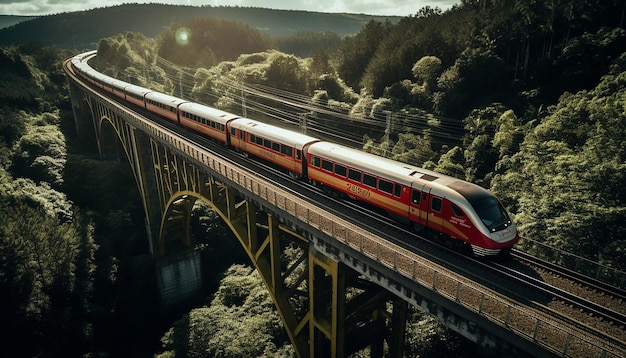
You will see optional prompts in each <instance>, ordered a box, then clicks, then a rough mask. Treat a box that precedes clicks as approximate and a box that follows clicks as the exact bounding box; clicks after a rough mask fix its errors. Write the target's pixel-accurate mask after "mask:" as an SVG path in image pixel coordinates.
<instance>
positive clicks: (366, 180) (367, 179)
mask: <svg viewBox="0 0 626 358" xmlns="http://www.w3.org/2000/svg"><path fill="white" fill-rule="evenodd" d="M363 184H365V185H367V186H371V187H372V188H375V187H376V178H375V177H373V176H371V175H369V174H363Z"/></svg>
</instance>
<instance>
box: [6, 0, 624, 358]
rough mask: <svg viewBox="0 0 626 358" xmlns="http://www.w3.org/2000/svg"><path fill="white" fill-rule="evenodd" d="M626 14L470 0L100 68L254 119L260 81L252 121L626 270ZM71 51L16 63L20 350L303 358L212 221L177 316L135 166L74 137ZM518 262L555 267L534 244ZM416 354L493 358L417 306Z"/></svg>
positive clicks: (573, 4)
mask: <svg viewBox="0 0 626 358" xmlns="http://www.w3.org/2000/svg"><path fill="white" fill-rule="evenodd" d="M624 6H625V5H624V3H623V2H620V1H613V2H611V1H608V2H604V3H602V4H594V5H593V6H591V5H589V4H588V3H587V2H582V1H577V0H569V1H560V2H556V1H547V0H546V1H536V2H532V3H530V4H528V3H527V2H523V1H514V0H506V1H490V0H481V1H479V0H468V1H462V2H461V3H460V4H459V5H457V6H455V7H453V8H452V9H451V10H449V11H446V12H442V11H440V10H439V9H437V8H424V9H421V10H420V11H419V12H418V13H417V14H415V15H414V16H410V17H407V18H403V19H401V20H400V21H398V22H389V21H370V22H368V23H366V24H365V25H364V26H363V27H362V29H361V30H360V31H359V32H358V33H356V34H354V35H351V36H345V35H340V34H333V33H329V32H301V33H298V34H294V35H293V36H284V35H281V36H275V37H268V36H266V34H263V33H262V32H261V31H260V30H259V29H257V28H255V27H252V26H250V25H247V24H243V23H239V22H234V21H231V20H215V19H207V18H194V19H189V20H186V21H180V22H176V23H173V24H172V25H171V26H169V27H168V28H166V29H164V30H163V31H162V32H161V33H159V34H158V35H156V36H154V37H152V36H146V35H145V34H142V33H140V32H121V33H119V34H118V35H114V36H109V37H104V38H102V39H101V40H100V41H99V44H98V45H97V47H98V63H97V66H98V67H99V68H100V69H101V70H102V71H105V72H107V73H110V74H112V75H115V76H119V77H120V78H123V79H127V80H129V81H131V82H135V83H142V84H144V85H146V86H149V87H152V88H155V89H157V90H161V91H164V92H169V93H175V94H177V95H182V96H183V97H186V98H192V99H194V100H198V101H201V102H203V103H206V104H209V105H212V106H216V107H219V108H222V109H225V110H228V111H231V112H234V113H239V114H241V112H242V111H243V110H244V109H243V107H242V102H243V101H242V92H244V90H243V89H246V91H247V94H246V99H245V102H246V103H247V106H249V107H248V108H246V110H247V113H248V116H250V117H257V116H258V117H260V118H261V119H267V120H276V119H280V120H283V121H289V120H293V121H294V122H297V121H298V120H299V119H301V118H303V117H306V118H308V119H309V120H311V123H318V124H319V125H320V126H321V127H320V128H315V127H314V126H313V125H311V130H316V129H322V128H323V130H321V132H325V133H329V132H333V133H339V134H343V135H345V136H346V137H349V138H347V139H346V140H347V141H350V140H352V139H354V145H358V146H362V147H363V148H364V149H365V150H368V151H371V152H375V153H377V154H380V155H384V156H387V157H390V158H394V159H397V160H401V161H405V162H408V163H411V164H415V165H419V166H424V167H427V168H430V169H433V170H436V171H439V172H442V173H446V174H449V175H453V176H456V177H459V178H462V179H466V180H469V181H472V182H475V183H478V184H480V185H482V186H484V187H486V188H489V189H491V190H492V191H493V192H495V193H496V194H497V195H498V196H499V197H500V198H501V199H502V200H503V202H504V204H505V205H506V206H507V208H508V209H509V211H510V212H511V213H512V214H513V216H514V220H515V221H516V223H517V224H518V226H519V228H520V230H521V231H522V233H523V235H524V236H526V237H529V238H533V239H534V240H537V241H538V242H542V243H545V244H547V245H549V246H552V247H555V248H559V249H563V250H566V251H569V252H574V253H576V254H578V255H583V256H585V257H587V258H589V259H591V260H593V261H598V262H600V263H602V264H604V265H607V266H610V267H614V268H617V269H620V270H625V269H626V239H624V237H626V236H625V235H624V234H625V233H626V224H625V222H624V220H623V218H624V217H626V206H625V204H624V200H625V199H626V191H625V189H624V185H623V183H624V182H626V152H625V151H626V143H624V142H625V141H626V114H625V113H626V107H625V106H624V104H625V103H626V52H625V51H624V49H626V32H625V31H624V10H625V7H624ZM520 14H523V16H520ZM183 32H184V33H185V34H186V36H180V35H181V33H183ZM107 36H108V35H107ZM226 39H227V40H226ZM177 40H178V41H177ZM75 53H76V50H64V49H62V48H58V47H54V48H53V47H45V46H41V45H32V44H23V45H19V46H11V47H5V48H2V51H0V63H1V64H2V66H0V87H1V88H3V90H2V91H0V106H1V107H0V162H1V163H2V166H1V167H0V218H1V220H0V251H1V252H2V255H0V257H1V260H0V266H1V267H0V288H1V289H2V291H3V292H5V294H4V295H3V296H2V300H3V301H2V303H3V305H2V307H3V309H2V312H3V313H2V317H3V318H5V323H6V324H8V326H9V327H12V329H11V330H10V331H9V332H6V333H5V334H4V335H3V336H2V338H1V340H0V343H1V344H2V346H3V352H5V353H6V354H7V355H8V356H15V357H22V356H24V357H26V356H34V355H40V356H53V357H54V356H64V357H74V356H129V355H130V356H154V355H158V356H160V357H173V356H190V357H191V356H193V357H200V356H216V357H240V356H285V357H287V356H293V351H292V348H291V347H290V345H289V342H288V339H287V338H286V337H285V333H284V332H283V330H282V327H281V323H280V320H279V319H278V316H277V315H276V313H275V312H274V310H273V305H272V303H271V300H270V298H269V296H268V294H267V292H266V291H265V290H264V289H262V285H261V281H260V278H259V277H258V275H257V274H256V272H254V270H252V269H250V268H249V266H248V265H247V264H248V262H247V261H246V258H245V255H244V254H243V252H242V250H241V248H239V247H238V243H237V242H236V240H235V239H233V238H232V237H231V234H230V233H229V232H228V230H227V229H226V228H225V227H224V225H223V224H222V223H220V221H219V220H218V219H217V218H216V216H215V214H214V213H212V212H211V211H210V210H208V209H207V208H205V207H202V206H198V207H196V208H195V210H194V217H193V227H192V230H193V231H194V233H195V237H197V238H199V242H198V247H200V248H202V255H203V257H205V258H206V260H205V261H206V262H208V263H210V264H207V265H206V268H205V270H206V272H207V275H206V277H210V278H212V279H211V280H209V281H211V282H209V283H207V287H206V289H205V290H204V291H203V295H201V297H197V298H195V299H194V300H193V301H192V302H188V303H186V304H185V305H183V306H184V307H178V308H177V310H174V311H163V309H162V307H160V306H159V303H158V299H156V297H158V293H157V290H156V282H155V278H154V265H155V262H154V260H153V258H152V257H151V256H150V255H149V252H148V244H147V237H146V233H145V229H144V223H143V208H142V207H141V202H140V201H139V195H138V193H137V191H136V188H135V187H134V186H133V185H132V183H133V182H134V181H133V179H132V174H131V173H130V172H129V169H128V168H127V166H125V165H124V163H123V158H121V159H120V160H121V161H122V165H120V162H119V161H118V160H115V161H103V160H99V158H98V154H97V152H96V151H94V149H93V147H92V145H91V144H90V143H85V142H82V141H80V140H79V139H78V138H76V135H75V132H74V124H73V114H72V111H71V105H70V102H69V90H68V89H67V84H66V80H65V77H64V74H63V72H62V69H61V62H62V60H63V59H64V58H67V57H68V56H70V55H73V54H75ZM260 93H262V94H260ZM387 122H390V123H391V125H389V126H388V125H387ZM386 129H390V130H386ZM350 135H352V136H353V137H354V138H350ZM216 238H224V239H223V240H216ZM519 248H520V249H523V250H526V251H529V252H531V253H535V254H542V252H541V249H540V248H538V247H536V246H535V244H534V243H533V241H529V240H522V241H521V242H520V244H519ZM224 253H228V254H224ZM233 263H234V264H235V265H233V266H231V264H233ZM213 293H214V294H213ZM233 332H237V333H236V334H234V333H233ZM233 336H234V338H233V339H232V340H231V339H229V337H233ZM249 337H255V339H254V340H252V339H250V338H249ZM25 341H26V342H29V344H28V345H25V344H24V343H23V342H25ZM251 342H253V343H254V344H251ZM405 351H406V355H408V356H425V357H437V356H450V355H453V356H459V357H460V356H474V355H475V354H476V353H477V352H476V349H475V348H474V347H472V345H471V344H470V343H469V342H467V341H466V340H465V339H463V338H461V337H459V336H458V335H456V334H455V333H453V332H451V331H449V330H448V329H446V328H445V327H444V326H442V325H439V324H437V323H436V322H434V320H433V319H432V318H429V317H427V316H424V315H423V314H421V313H420V312H419V311H414V312H412V317H411V319H410V321H409V326H408V328H407V340H406V347H405ZM362 354H363V355H366V354H367V352H362Z"/></svg>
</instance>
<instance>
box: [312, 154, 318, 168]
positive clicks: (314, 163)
mask: <svg viewBox="0 0 626 358" xmlns="http://www.w3.org/2000/svg"><path fill="white" fill-rule="evenodd" d="M311 165H312V166H314V167H318V168H319V167H320V158H319V157H314V156H311Z"/></svg>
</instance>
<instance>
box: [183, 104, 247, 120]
mask: <svg viewBox="0 0 626 358" xmlns="http://www.w3.org/2000/svg"><path fill="white" fill-rule="evenodd" d="M178 108H179V109H180V110H181V111H185V112H187V113H191V114H195V115H196V116H200V117H203V118H206V119H210V120H213V121H215V122H219V123H226V122H228V121H230V120H231V119H235V118H239V116H237V115H235V114H232V113H228V112H226V111H222V110H221V109H217V108H213V107H209V106H207V105H204V104H200V103H194V102H187V103H183V104H181V105H180V107H178Z"/></svg>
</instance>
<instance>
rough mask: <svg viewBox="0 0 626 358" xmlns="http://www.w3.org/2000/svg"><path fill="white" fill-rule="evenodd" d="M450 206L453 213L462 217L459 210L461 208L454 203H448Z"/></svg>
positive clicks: (461, 212)
mask: <svg viewBox="0 0 626 358" xmlns="http://www.w3.org/2000/svg"><path fill="white" fill-rule="evenodd" d="M450 207H451V208H452V212H453V213H454V215H456V216H458V217H460V218H462V217H463V211H461V209H459V207H458V206H456V205H454V204H450Z"/></svg>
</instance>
